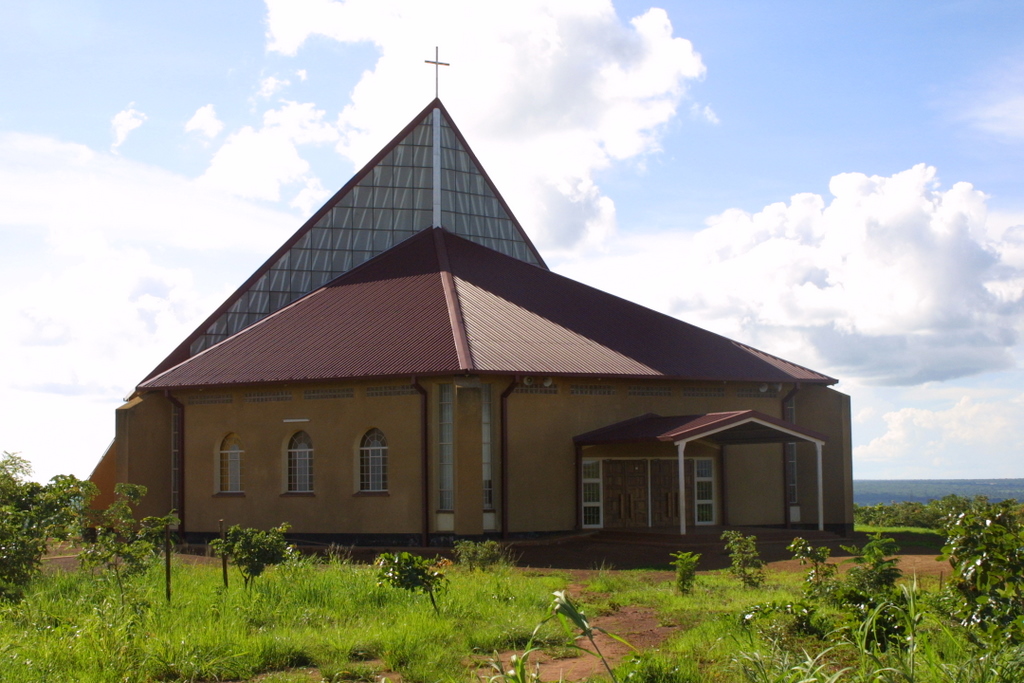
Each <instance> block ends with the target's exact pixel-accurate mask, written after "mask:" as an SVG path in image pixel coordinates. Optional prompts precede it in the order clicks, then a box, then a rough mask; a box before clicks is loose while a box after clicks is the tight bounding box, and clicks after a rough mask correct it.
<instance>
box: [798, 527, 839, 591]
mask: <svg viewBox="0 0 1024 683" xmlns="http://www.w3.org/2000/svg"><path fill="white" fill-rule="evenodd" d="M786 550H788V551H789V552H791V553H793V559H796V560H800V564H810V565H811V568H810V570H808V572H807V578H806V579H805V582H806V584H807V585H806V587H805V593H806V594H807V596H808V597H813V598H824V597H827V596H828V594H829V593H831V592H832V591H833V590H834V588H835V584H836V581H835V579H836V574H837V573H838V569H839V568H838V567H837V566H836V565H834V564H829V562H828V558H829V556H830V555H831V554H832V551H831V550H830V549H829V548H828V547H827V546H818V547H817V548H815V547H814V546H812V545H811V544H810V543H808V542H807V541H805V540H804V539H802V538H799V537H797V538H794V539H793V542H792V543H790V544H789V546H788V547H787V548H786Z"/></svg>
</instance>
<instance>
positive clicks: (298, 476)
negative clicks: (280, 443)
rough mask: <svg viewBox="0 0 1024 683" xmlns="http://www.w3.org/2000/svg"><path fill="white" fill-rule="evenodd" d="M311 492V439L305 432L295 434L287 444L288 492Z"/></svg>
mask: <svg viewBox="0 0 1024 683" xmlns="http://www.w3.org/2000/svg"><path fill="white" fill-rule="evenodd" d="M312 490H313V439H311V438H309V434H307V433H306V432H296V433H295V434H294V435H293V436H292V438H291V440H290V441H289V442H288V491H289V493H306V492H309V491H312Z"/></svg>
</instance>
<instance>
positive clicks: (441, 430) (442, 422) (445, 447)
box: [437, 384, 455, 511]
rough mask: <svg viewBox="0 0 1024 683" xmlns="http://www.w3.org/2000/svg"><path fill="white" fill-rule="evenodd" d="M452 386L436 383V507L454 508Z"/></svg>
mask: <svg viewBox="0 0 1024 683" xmlns="http://www.w3.org/2000/svg"><path fill="white" fill-rule="evenodd" d="M453 394H454V391H453V387H452V385H451V384H439V385H437V507H438V509H439V510H445V511H448V510H454V509H455V429H454V426H455V424H454V420H455V413H454V406H453V400H452V399H453Z"/></svg>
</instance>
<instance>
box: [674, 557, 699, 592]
mask: <svg viewBox="0 0 1024 683" xmlns="http://www.w3.org/2000/svg"><path fill="white" fill-rule="evenodd" d="M671 557H672V566H674V567H675V568H676V589H677V590H678V591H679V592H680V593H681V594H682V595H686V594H687V593H689V592H690V591H692V590H693V584H694V582H695V581H696V580H697V565H698V564H699V563H700V553H687V552H682V551H680V552H678V553H672V555H671Z"/></svg>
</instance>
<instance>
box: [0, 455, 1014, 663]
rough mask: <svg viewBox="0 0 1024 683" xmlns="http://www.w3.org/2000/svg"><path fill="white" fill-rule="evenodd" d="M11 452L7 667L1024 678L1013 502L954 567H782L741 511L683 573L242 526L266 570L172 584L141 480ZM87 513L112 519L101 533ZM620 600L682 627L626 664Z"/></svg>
mask: <svg viewBox="0 0 1024 683" xmlns="http://www.w3.org/2000/svg"><path fill="white" fill-rule="evenodd" d="M0 465H2V468H0V495H2V496H3V498H2V499H0V505H2V506H3V512H4V513H5V514H4V515H3V516H0V524H2V525H4V526H3V528H2V529H0V533H2V534H4V535H3V537H2V540H3V545H2V546H0V551H2V552H3V553H4V555H3V558H4V559H5V561H8V560H9V564H4V565H2V567H3V571H4V572H5V574H4V580H5V582H6V583H5V584H4V586H5V587H6V592H5V596H6V599H4V600H0V679H2V680H3V681H12V682H13V683H28V682H30V681H31V682H36V681H51V680H75V681H83V682H86V683H90V682H95V683H100V682H107V681H118V682H127V683H147V682H149V681H214V680H235V681H252V680H261V681H298V680H318V679H316V678H313V679H310V673H315V674H318V675H319V676H320V679H319V680H324V681H367V682H369V681H377V680H378V679H380V678H381V677H382V676H385V675H386V676H394V675H396V674H397V675H398V676H400V677H401V679H402V680H403V681H406V682H408V683H421V682H422V683H428V682H429V683H433V682H434V681H445V682H448V681H471V680H480V679H482V678H486V679H488V680H489V681H490V682H491V683H539V681H540V680H541V676H540V674H539V669H538V667H537V665H536V659H537V657H539V656H540V654H543V655H545V656H546V657H556V658H557V657H567V656H571V655H572V654H575V652H574V651H579V650H586V652H589V653H591V654H592V655H594V656H596V657H598V658H599V661H600V662H601V663H602V665H603V667H604V669H603V672H602V673H601V676H600V677H597V678H600V679H602V680H603V679H605V678H607V679H608V680H610V681H612V682H614V683H618V682H621V683H698V682H708V683H711V682H714V683H733V682H739V681H753V682H761V683H785V682H793V683H797V682H800V683H814V682H826V681H828V682H835V683H840V682H849V683H862V682H863V683H869V682H870V683H889V682H893V683H895V682H896V681H902V682H904V683H953V682H960V681H962V682H964V683H969V682H970V683H973V682H992V683H996V682H999V683H1018V682H1020V683H1024V524H1022V521H1021V517H1020V514H1019V513H1020V509H1019V506H1018V505H1017V504H1016V503H1015V502H1012V501H1009V502H1002V503H997V504H988V503H987V502H985V501H983V500H971V501H969V504H967V505H963V506H961V507H960V508H959V512H957V513H956V514H950V515H947V516H946V517H945V521H944V527H943V530H942V534H943V536H944V537H945V539H946V542H945V545H944V547H943V550H942V553H943V556H944V557H945V559H947V560H948V562H949V563H950V566H951V570H952V572H951V577H950V579H949V580H948V581H945V582H942V581H935V580H932V581H930V582H929V583H919V582H918V581H917V580H907V577H905V576H903V575H902V573H901V572H900V570H899V567H898V565H897V558H896V553H897V552H899V549H898V547H897V544H896V541H895V540H894V539H892V538H889V537H886V536H884V535H882V534H875V535H874V536H872V537H870V538H869V539H868V540H867V542H866V543H865V544H863V546H859V547H858V546H844V550H846V551H847V552H848V553H850V555H851V557H850V559H848V560H845V564H846V565H847V567H846V571H840V570H839V569H838V568H837V564H836V562H835V561H834V560H833V558H831V557H830V552H829V551H828V549H826V548H820V547H814V546H813V545H811V544H810V543H808V542H806V541H804V540H803V539H795V540H794V541H793V543H792V544H791V545H790V548H789V549H790V551H791V552H792V553H793V554H794V557H795V558H796V559H799V560H800V561H801V562H802V563H803V564H804V565H805V566H807V572H806V576H800V575H799V574H797V573H780V572H771V571H768V570H767V569H766V567H765V566H764V564H763V562H761V559H760V557H759V556H758V553H757V547H756V538H755V537H753V536H744V535H742V534H739V533H736V532H727V533H726V534H723V540H724V541H725V542H726V548H727V550H728V552H729V555H730V559H731V561H732V567H731V569H729V570H726V571H716V572H704V573H702V574H700V575H696V574H695V572H694V569H695V567H696V563H697V560H698V559H699V558H698V556H696V555H695V554H692V553H686V552H678V553H673V554H672V555H671V557H672V558H673V560H674V562H673V564H674V565H675V567H676V570H677V572H676V575H675V576H674V577H672V576H666V575H665V574H663V573H656V572H649V571H613V570H610V569H607V568H602V569H601V570H599V571H597V572H591V573H588V574H586V575H585V577H581V576H579V575H577V576H576V578H575V580H576V581H580V582H582V586H580V587H579V588H578V589H577V588H574V589H573V590H574V591H576V593H577V595H576V597H574V598H570V597H569V595H568V594H567V593H566V592H565V588H566V587H567V584H568V583H569V582H570V581H571V580H573V579H572V578H571V577H570V576H568V575H566V574H560V573H557V572H538V571H535V570H522V569H517V568H514V567H512V566H510V564H509V563H508V561H507V556H506V555H505V554H504V551H503V550H502V548H501V547H500V546H499V545H497V544H495V545H487V544H486V543H483V544H470V545H465V544H463V545H462V546H460V549H459V550H458V551H457V553H456V554H457V556H458V558H459V563H458V564H452V563H450V562H448V561H447V560H439V559H437V558H434V559H427V558H423V557H420V556H418V555H415V554H412V553H408V552H403V553H397V554H388V553H384V554H382V555H380V556H379V557H378V558H377V561H376V562H375V564H374V565H373V566H367V565H357V564H353V563H352V562H351V561H349V560H348V559H347V557H348V555H347V554H346V553H344V552H333V553H330V554H329V555H328V558H327V559H324V560H316V559H313V558H305V557H302V556H300V555H298V554H297V553H294V552H291V551H290V550H289V549H288V547H287V543H286V542H285V540H284V533H285V528H284V527H278V528H277V529H272V530H270V531H268V532H262V531H258V530H251V529H250V530H245V529H238V528H235V529H234V530H233V533H231V532H229V534H228V540H227V541H226V542H225V543H223V544H220V550H221V552H229V551H230V552H231V553H232V557H233V560H234V562H235V563H236V565H237V566H238V567H239V569H240V570H241V571H243V576H248V578H247V584H248V585H247V588H245V589H242V588H238V587H236V588H234V589H227V588H225V587H224V585H223V584H222V582H221V577H220V571H219V567H217V566H216V565H213V564H205V565H203V564H196V563H195V562H194V561H192V562H186V561H184V559H183V558H180V557H173V558H171V559H172V563H171V564H172V568H173V579H172V580H173V584H174V592H175V595H176V597H175V600H174V602H173V603H171V602H169V601H167V600H164V599H162V598H163V594H164V589H165V585H164V578H165V577H164V574H163V571H162V568H161V567H160V566H159V564H158V563H157V562H155V560H156V558H157V557H158V544H157V543H156V540H157V539H156V536H155V533H154V532H155V531H157V530H160V531H163V530H164V529H165V528H166V527H167V524H168V523H170V522H171V521H173V520H171V519H167V518H161V519H159V520H142V521H141V522H135V520H134V519H133V516H132V514H131V513H132V506H133V504H134V503H135V502H137V501H138V499H139V497H140V496H141V495H142V490H141V489H139V488H137V487H122V488H120V489H119V490H118V498H117V501H115V503H114V504H113V505H112V506H111V507H110V508H108V509H106V510H102V511H96V512H88V511H87V510H85V508H84V507H83V501H85V500H88V494H89V493H90V491H89V490H88V487H87V486H84V485H82V483H81V482H77V480H71V479H59V480H55V481H54V482H51V485H47V487H44V486H41V485H38V484H32V485H29V484H26V483H25V481H24V477H25V474H24V467H23V463H22V461H21V460H20V459H19V458H17V457H16V456H12V455H10V454H5V455H4V456H3V459H2V460H0ZM48 487H50V488H48ZM26 515H28V516H29V517H26ZM29 518H30V519H33V520H38V522H37V524H36V525H35V526H32V525H28V526H26V525H25V523H24V521H25V520H26V519H29ZM10 520H14V522H15V523H10ZM87 523H92V524H99V527H98V528H96V529H95V539H94V540H92V541H86V540H85V538H84V537H87V536H89V534H85V533H83V531H84V530H85V527H84V526H83V525H85V524H87ZM37 527H38V528H37ZM40 528H42V529H45V530H46V531H47V532H48V533H53V534H55V535H58V534H59V535H58V536H57V537H58V538H73V537H76V536H77V540H78V542H79V543H81V544H83V545H82V548H83V550H82V553H81V561H82V568H80V569H78V570H67V571H63V570H55V571H48V572H40V571H38V566H39V554H40V553H41V548H42V547H45V546H44V545H41V542H40V541H39V540H38V538H39V533H40V531H39V529H40ZM19 558H24V559H22V560H19ZM257 576H258V577H260V578H259V580H258V581H257V580H255V578H256V577H257ZM395 587H398V588H402V589H404V590H395V589H394V588H395ZM442 590H443V599H435V597H440V595H441V593H442ZM417 593H425V594H426V595H428V596H429V597H430V598H431V604H432V605H433V609H429V608H427V607H426V602H425V601H424V600H423V599H422V597H421V596H419V595H416V594H417ZM617 614H618V615H620V616H621V615H630V614H632V615H636V614H643V615H645V618H650V617H651V616H653V617H654V618H656V619H657V622H658V624H659V625H661V626H663V627H669V629H670V630H669V631H668V632H667V634H666V635H667V638H666V639H665V640H664V641H663V642H659V643H657V644H656V645H652V644H648V645H647V646H646V647H644V648H643V649H642V650H640V651H633V652H632V654H628V655H627V656H626V657H625V658H624V659H622V661H621V662H619V663H616V662H615V661H614V660H610V659H608V658H607V657H606V655H607V654H608V652H609V648H608V645H606V641H602V640H601V638H603V637H605V636H609V637H611V638H613V639H617V640H621V639H619V638H617V637H616V636H614V635H612V634H611V633H608V632H607V631H605V630H604V629H603V628H602V622H601V621H600V619H602V618H605V617H608V616H614V615H617ZM592 615H593V616H592ZM556 619H557V621H559V622H561V623H562V625H563V626H564V629H563V630H561V631H560V630H559V629H557V628H556V621H555V620H556ZM644 629H645V630H643V631H639V632H646V630H647V629H648V627H646V626H645V627H644ZM612 630H616V631H617V630H618V629H616V628H612ZM639 632H638V633H639ZM622 635H626V634H622ZM623 642H624V641H623ZM627 645H628V643H627ZM311 669H315V672H311V671H310V670H311ZM490 670H493V673H492V674H491V675H489V676H487V675H483V672H488V673H490ZM545 679H546V680H553V677H545Z"/></svg>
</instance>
